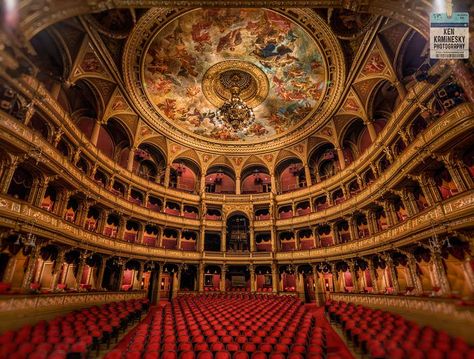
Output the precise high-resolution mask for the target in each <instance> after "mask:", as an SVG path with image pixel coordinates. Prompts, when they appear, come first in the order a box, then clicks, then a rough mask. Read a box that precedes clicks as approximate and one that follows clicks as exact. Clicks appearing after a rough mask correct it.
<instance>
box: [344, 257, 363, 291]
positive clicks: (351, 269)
mask: <svg viewBox="0 0 474 359" xmlns="http://www.w3.org/2000/svg"><path fill="white" fill-rule="evenodd" d="M347 264H348V265H349V272H350V273H351V277H352V285H353V286H354V292H355V293H359V292H360V288H359V279H358V276H357V272H356V271H355V268H354V262H353V261H348V263H347Z"/></svg>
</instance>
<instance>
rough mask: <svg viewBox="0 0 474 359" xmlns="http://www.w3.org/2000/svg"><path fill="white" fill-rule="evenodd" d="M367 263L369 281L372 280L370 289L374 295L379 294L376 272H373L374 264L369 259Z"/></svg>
mask: <svg viewBox="0 0 474 359" xmlns="http://www.w3.org/2000/svg"><path fill="white" fill-rule="evenodd" d="M367 263H368V266H369V273H370V279H371V280H372V288H373V289H374V293H379V284H378V283H377V272H376V271H375V268H374V263H373V262H372V260H371V259H368V260H367Z"/></svg>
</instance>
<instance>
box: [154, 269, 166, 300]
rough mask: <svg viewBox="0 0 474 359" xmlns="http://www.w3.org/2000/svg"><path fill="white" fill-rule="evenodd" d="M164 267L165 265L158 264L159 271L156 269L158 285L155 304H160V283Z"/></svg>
mask: <svg viewBox="0 0 474 359" xmlns="http://www.w3.org/2000/svg"><path fill="white" fill-rule="evenodd" d="M164 266H165V263H160V264H159V269H158V279H157V281H158V283H157V293H156V303H157V304H159V303H160V294H161V281H162V279H163V267H164Z"/></svg>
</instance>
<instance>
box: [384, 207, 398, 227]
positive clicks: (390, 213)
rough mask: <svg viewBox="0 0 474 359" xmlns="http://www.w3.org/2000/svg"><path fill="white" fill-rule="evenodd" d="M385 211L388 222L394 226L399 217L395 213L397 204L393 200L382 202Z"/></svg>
mask: <svg viewBox="0 0 474 359" xmlns="http://www.w3.org/2000/svg"><path fill="white" fill-rule="evenodd" d="M382 207H383V211H384V212H385V216H386V217H387V224H388V226H389V227H392V226H394V225H396V224H397V223H398V217H397V215H396V213H395V205H394V204H393V202H391V201H383V202H382Z"/></svg>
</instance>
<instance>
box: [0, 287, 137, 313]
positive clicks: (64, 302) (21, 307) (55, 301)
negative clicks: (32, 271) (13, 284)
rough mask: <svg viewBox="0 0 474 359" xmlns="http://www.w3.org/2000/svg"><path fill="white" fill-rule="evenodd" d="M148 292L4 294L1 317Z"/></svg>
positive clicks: (97, 302) (112, 299)
mask: <svg viewBox="0 0 474 359" xmlns="http://www.w3.org/2000/svg"><path fill="white" fill-rule="evenodd" d="M145 296H146V292H144V291H137V292H129V293H127V292H103V293H101V292H95V293H64V294H62V293H54V294H40V295H31V294H28V295H11V296H9V295H4V296H1V297H0V313H1V314H0V318H1V316H2V314H10V313H11V312H25V311H44V310H46V309H48V308H51V307H61V308H62V309H63V308H67V307H72V308H73V307H77V306H83V305H88V306H92V305H100V304H105V303H111V302H118V301H122V300H130V299H141V298H144V297H145Z"/></svg>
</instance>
